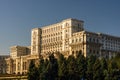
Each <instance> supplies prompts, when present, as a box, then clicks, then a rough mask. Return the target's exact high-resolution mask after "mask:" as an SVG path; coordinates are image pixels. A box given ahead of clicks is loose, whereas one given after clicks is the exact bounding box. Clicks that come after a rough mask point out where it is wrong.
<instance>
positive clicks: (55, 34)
mask: <svg viewBox="0 0 120 80" xmlns="http://www.w3.org/2000/svg"><path fill="white" fill-rule="evenodd" d="M59 35H62V32H58V33H54V34H49V35H45V36H42V38H48V37H54V36H59Z"/></svg>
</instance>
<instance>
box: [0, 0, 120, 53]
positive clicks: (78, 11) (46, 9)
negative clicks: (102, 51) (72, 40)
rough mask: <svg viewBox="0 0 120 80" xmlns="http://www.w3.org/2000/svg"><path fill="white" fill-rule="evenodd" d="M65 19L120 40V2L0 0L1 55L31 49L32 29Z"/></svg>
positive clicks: (102, 0)
mask: <svg viewBox="0 0 120 80" xmlns="http://www.w3.org/2000/svg"><path fill="white" fill-rule="evenodd" d="M66 18H76V19H80V20H83V21H85V23H84V27H85V29H86V30H88V31H93V32H102V33H106V34H111V35H115V36H120V0H0V55H6V54H9V52H10V51H9V47H10V46H13V45H21V46H29V45H30V41H31V29H32V28H36V27H41V26H44V25H49V24H53V23H56V22H59V21H61V20H63V19H66Z"/></svg>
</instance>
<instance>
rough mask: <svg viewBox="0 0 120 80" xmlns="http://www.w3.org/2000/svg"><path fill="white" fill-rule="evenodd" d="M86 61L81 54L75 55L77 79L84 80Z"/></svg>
mask: <svg viewBox="0 0 120 80" xmlns="http://www.w3.org/2000/svg"><path fill="white" fill-rule="evenodd" d="M86 68H87V65H86V59H85V57H84V56H83V55H82V54H81V53H78V54H77V55H76V74H77V77H78V79H84V78H85V75H86Z"/></svg>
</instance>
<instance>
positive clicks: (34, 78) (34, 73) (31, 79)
mask: <svg viewBox="0 0 120 80" xmlns="http://www.w3.org/2000/svg"><path fill="white" fill-rule="evenodd" d="M28 80H39V72H38V68H37V67H36V66H35V63H34V61H33V60H31V62H30V65H29V70H28Z"/></svg>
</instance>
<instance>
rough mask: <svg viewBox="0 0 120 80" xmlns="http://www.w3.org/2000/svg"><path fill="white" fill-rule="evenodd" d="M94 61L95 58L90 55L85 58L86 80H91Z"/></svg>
mask: <svg viewBox="0 0 120 80" xmlns="http://www.w3.org/2000/svg"><path fill="white" fill-rule="evenodd" d="M95 61H96V56H93V55H91V56H90V57H87V71H86V78H87V80H93V66H94V63H95Z"/></svg>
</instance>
